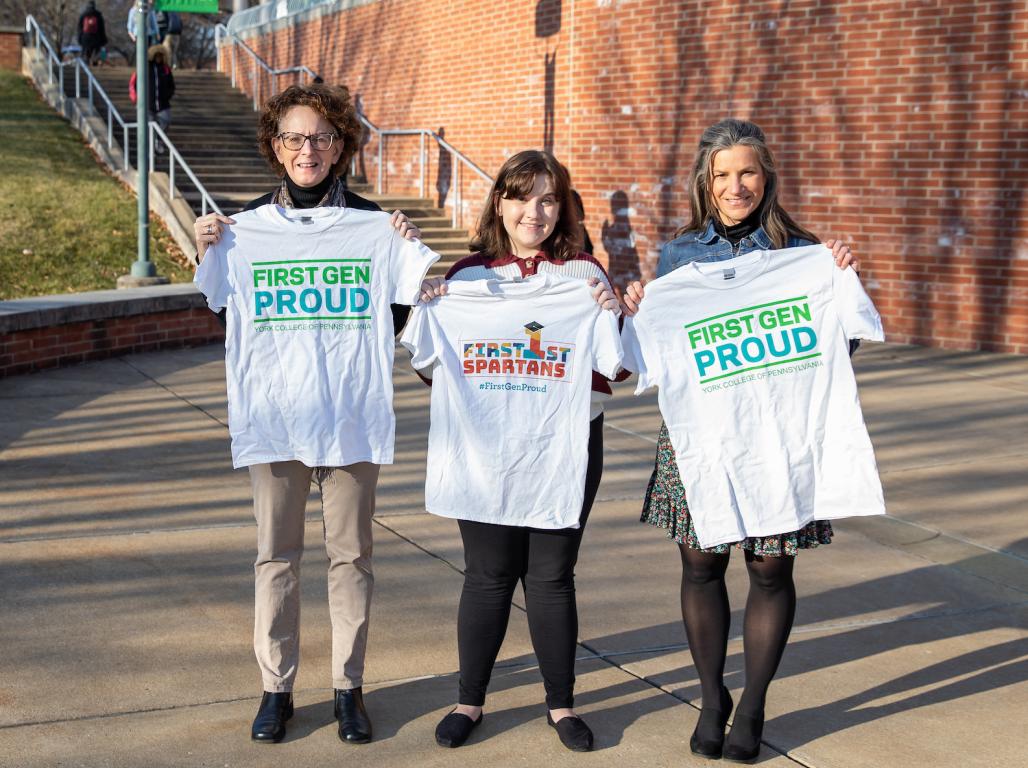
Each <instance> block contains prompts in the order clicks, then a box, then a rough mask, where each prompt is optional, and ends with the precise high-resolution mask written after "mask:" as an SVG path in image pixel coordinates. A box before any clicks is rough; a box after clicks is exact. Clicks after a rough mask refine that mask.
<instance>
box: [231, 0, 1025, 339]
mask: <svg viewBox="0 0 1028 768" xmlns="http://www.w3.org/2000/svg"><path fill="white" fill-rule="evenodd" d="M337 5H338V6H339V7H340V8H342V7H343V5H354V6H355V7H352V8H349V9H348V10H340V11H339V12H329V11H331V10H332V8H333V6H331V5H330V6H322V7H321V8H319V9H317V10H316V11H314V12H310V13H307V14H304V15H299V16H296V17H293V18H292V19H289V20H282V21H279V22H276V23H275V24H274V25H273V26H272V27H271V28H270V31H269V30H268V29H266V30H265V32H264V33H263V34H260V35H254V36H250V37H248V42H249V43H250V44H251V45H253V46H254V47H255V49H256V50H257V51H259V52H260V53H261V54H262V55H263V56H264V57H266V58H267V59H268V61H270V62H271V63H273V64H274V65H275V66H278V67H283V66H288V65H293V64H298V63H304V64H307V65H309V66H311V67H313V68H314V69H315V70H316V71H318V72H319V73H320V74H322V75H323V76H325V77H326V79H327V80H329V81H330V82H333V81H334V82H342V83H345V84H347V85H348V86H349V87H350V89H351V90H352V91H353V92H355V93H361V94H362V95H363V99H364V105H365V111H366V112H367V114H368V116H369V117H370V119H371V120H372V121H373V122H375V123H376V124H377V125H379V126H380V127H383V128H411V127H419V128H432V129H439V128H440V127H442V128H444V130H445V138H446V139H447V140H448V141H450V142H451V143H452V144H454V145H455V146H456V147H458V148H459V149H461V150H462V151H464V152H465V153H466V154H468V156H469V157H471V158H472V159H473V160H474V161H475V162H477V163H478V164H479V165H481V166H482V167H483V168H484V169H485V170H487V171H488V172H490V173H495V172H496V170H497V168H498V167H499V165H500V164H501V163H502V162H503V160H504V159H505V158H506V157H508V156H509V155H510V154H511V153H513V152H515V151H517V150H519V149H522V148H525V147H541V146H550V147H552V149H553V150H554V151H555V152H556V154H557V156H558V157H560V158H561V159H562V160H563V161H564V162H565V163H566V164H567V165H568V166H569V168H570V169H571V172H572V176H573V178H574V180H575V183H576V186H577V187H578V189H579V190H580V191H581V192H582V196H583V198H584V201H585V206H586V212H587V221H586V224H587V227H588V228H589V231H590V233H591V235H592V237H593V240H594V241H595V242H596V244H597V248H598V252H599V255H600V256H601V258H605V259H608V260H609V263H610V268H611V271H612V273H613V274H614V276H615V279H616V280H617V281H618V282H621V283H624V282H625V281H626V280H629V279H631V278H633V277H635V276H638V275H643V276H646V277H649V276H651V275H652V272H653V269H654V267H655V264H656V256H657V253H658V249H659V246H660V244H661V243H662V242H664V241H665V240H666V239H668V237H669V236H670V235H671V233H672V232H673V231H674V230H675V229H676V228H677V227H678V226H680V225H681V224H682V223H683V222H684V221H685V220H686V218H687V214H688V199H687V195H686V193H685V189H684V185H685V181H686V177H687V174H688V170H689V166H690V164H691V160H692V155H693V152H694V149H695V145H696V142H697V140H698V138H699V134H700V132H701V131H702V129H703V128H704V127H705V126H707V125H709V124H710V123H712V122H714V121H716V120H718V119H720V118H723V117H727V116H735V117H743V118H748V119H752V120H754V121H756V122H757V123H759V124H760V125H761V126H762V127H763V128H764V129H765V131H766V132H767V134H768V137H769V139H770V141H771V143H772V146H773V148H774V149H775V150H776V152H777V156H778V161H779V166H780V169H781V174H782V178H783V188H784V200H785V203H786V205H787V207H788V209H789V210H790V211H791V212H792V213H793V214H794V215H795V216H796V218H797V219H798V220H799V221H800V222H801V223H803V224H804V225H805V226H807V227H808V228H809V229H811V230H813V231H814V232H815V233H817V234H819V235H820V236H821V237H822V238H825V239H827V238H829V237H833V236H839V237H844V238H846V240H847V241H848V242H850V243H851V244H852V245H853V247H854V250H855V251H856V252H857V253H858V254H859V256H860V257H861V260H862V262H863V279H864V282H865V284H866V285H867V287H868V288H869V290H870V292H871V293H872V295H873V297H874V299H875V301H876V302H877V304H878V307H879V309H880V310H881V311H882V314H883V316H884V318H885V322H886V328H887V332H888V335H889V338H890V340H892V341H897V342H913V343H925V344H934V345H938V346H945V347H954V348H963V349H975V348H981V349H993V350H1002V351H1010V352H1019V353H1025V352H1028V199H1026V195H1025V192H1024V191H1023V190H1024V188H1025V179H1026V178H1028V6H1026V5H1025V4H1024V3H1020V2H1012V1H1011V0H978V1H977V2H971V1H970V0H968V1H965V2H953V1H952V0H874V1H871V0H863V1H859V2H858V1H856V0H837V1H836V2H831V3H827V2H823V0H795V2H790V3H781V2H769V1H767V0H754V1H753V2H750V3H741V4H740V3H738V2H730V1H729V0H675V1H672V0H603V1H602V2H582V1H581V0H564V2H559V0H538V1H533V0H512V1H511V2H506V3H499V2H487V1H486V0H468V1H467V2H462V3H453V2H450V1H449V0H381V1H380V2H370V3H361V2H357V3H354V2H352V0H350V1H349V2H346V3H340V4H337ZM229 61H230V57H229V56H227V55H226V56H223V57H222V67H223V68H227V67H228V66H229ZM236 74H237V77H238V82H239V83H240V84H241V85H242V86H243V87H244V88H247V89H249V88H252V87H253V83H252V82H251V81H250V80H249V78H250V62H249V60H248V59H247V58H246V57H245V56H244V55H242V54H240V55H239V56H237V73H236ZM284 84H285V83H284V81H283V82H282V83H281V85H284ZM263 88H264V90H263V91H262V94H266V93H267V92H268V91H267V83H264V84H263ZM417 147H418V144H417V139H409V140H408V139H390V140H389V144H388V145H387V149H386V152H385V158H386V163H385V164H386V165H387V170H388V171H389V172H388V174H387V178H388V184H389V188H390V191H394V192H401V191H402V192H410V191H414V189H415V186H416V184H415V175H416V172H417V157H418V149H417ZM367 150H368V151H367V153H366V157H365V160H366V164H367V168H368V176H369V178H371V179H372V180H373V179H374V177H375V170H376V168H375V165H374V153H375V150H376V144H375V142H372V143H371V144H369V146H368V148H367ZM430 156H431V158H432V161H433V162H432V164H431V165H430V168H429V172H428V190H429V193H430V194H432V195H433V196H435V195H436V188H437V187H440V188H443V189H447V190H448V196H447V202H449V200H450V199H452V196H453V195H452V186H453V184H454V180H453V179H452V178H450V176H449V173H448V172H447V171H446V169H445V168H444V170H443V171H442V172H440V171H439V169H438V167H437V165H436V164H435V158H436V157H437V152H436V150H435V149H433V150H432V151H431V152H430ZM469 178H470V177H469ZM485 189H486V186H485V185H484V184H482V183H481V182H477V181H474V182H472V181H468V180H467V179H466V180H465V183H464V184H463V190H464V195H465V199H466V200H468V201H469V205H468V213H469V215H470V217H469V218H466V219H465V223H466V224H468V225H469V226H470V225H472V224H473V222H474V215H475V214H476V213H477V205H476V203H477V202H478V201H480V200H481V198H482V196H483V195H484V193H485Z"/></svg>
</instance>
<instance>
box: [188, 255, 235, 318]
mask: <svg viewBox="0 0 1028 768" xmlns="http://www.w3.org/2000/svg"><path fill="white" fill-rule="evenodd" d="M193 283H194V284H195V285H196V287H197V289H198V290H199V291H200V293H202V294H203V295H204V297H206V299H207V306H208V307H210V308H211V309H212V310H214V311H215V312H217V311H218V310H220V309H224V308H225V306H227V305H228V298H229V296H231V295H232V284H231V281H230V280H229V270H228V258H227V257H226V254H225V246H224V244H223V243H215V244H214V245H212V246H211V247H210V248H208V249H207V253H206V254H205V255H204V259H203V261H201V262H200V266H198V267H197V268H196V274H195V275H194V276H193Z"/></svg>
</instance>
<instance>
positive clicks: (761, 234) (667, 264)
mask: <svg viewBox="0 0 1028 768" xmlns="http://www.w3.org/2000/svg"><path fill="white" fill-rule="evenodd" d="M803 245H814V243H812V242H810V241H809V240H806V239H804V238H802V237H795V236H793V235H790V236H789V240H788V242H786V244H785V247H786V248H799V247H800V246H803ZM774 247H775V246H774V243H772V242H771V238H770V237H768V235H767V232H765V231H764V228H763V227H757V229H756V230H755V231H754V232H753V233H752V234H750V235H747V236H746V237H744V238H743V239H742V240H741V241H739V246H738V248H739V251H738V253H734V252H733V249H732V244H731V243H730V242H728V240H726V239H725V238H724V237H723V236H722V235H721V234H719V233H718V232H717V230H716V228H715V227H714V222H713V221H711V222H710V223H708V224H707V229H706V230H705V231H703V232H700V233H696V232H686V233H685V234H684V235H682V236H681V237H676V238H675V239H674V240H672V241H671V242H669V243H664V245H663V246H662V247H661V249H660V261H659V262H658V263H657V277H663V276H664V275H666V274H668V273H669V272H672V271H674V270H676V269H678V268H679V267H680V266H682V265H683V264H688V263H690V262H693V261H726V260H728V259H731V258H734V257H735V256H741V255H742V254H744V253H749V252H750V251H757V250H761V251H767V250H772V249H774Z"/></svg>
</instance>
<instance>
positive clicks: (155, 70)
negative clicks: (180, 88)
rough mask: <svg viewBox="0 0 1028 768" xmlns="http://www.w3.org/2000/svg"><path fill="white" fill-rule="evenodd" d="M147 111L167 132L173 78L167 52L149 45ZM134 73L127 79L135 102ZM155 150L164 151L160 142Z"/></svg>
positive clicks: (172, 92) (130, 93)
mask: <svg viewBox="0 0 1028 768" xmlns="http://www.w3.org/2000/svg"><path fill="white" fill-rule="evenodd" d="M147 58H148V59H149V63H148V66H147V75H148V78H147V80H148V82H147V92H146V97H147V111H148V112H149V113H150V119H151V120H156V121H157V125H159V126H160V127H161V130H162V131H164V132H167V130H168V128H169V127H170V126H171V97H172V96H174V95H175V76H174V75H172V74H171V67H170V66H168V51H167V49H165V48H164V46H162V45H151V46H150V50H149V51H147ZM136 93H137V91H136V73H135V72H133V73H132V77H130V78H129V96H130V97H131V98H132V103H133V104H134V103H135V102H136V98H137V96H136ZM155 150H156V151H157V152H158V153H161V152H163V151H164V145H163V143H162V142H160V141H158V142H156V148H155Z"/></svg>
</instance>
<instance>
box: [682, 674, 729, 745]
mask: <svg viewBox="0 0 1028 768" xmlns="http://www.w3.org/2000/svg"><path fill="white" fill-rule="evenodd" d="M731 714H732V695H731V694H730V693H729V692H728V689H727V688H725V687H724V686H721V705H720V706H719V707H718V708H717V709H714V708H713V707H704V708H703V709H701V710H700V719H699V720H697V721H696V728H695V729H694V730H693V732H692V736H691V737H690V738H689V749H690V750H692V753H693V754H694V755H699V756H700V757H707V758H710V759H711V760H716V759H717V758H719V757H721V749H722V747H723V746H724V744H725V724H726V723H727V722H728V717H729V715H731Z"/></svg>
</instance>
